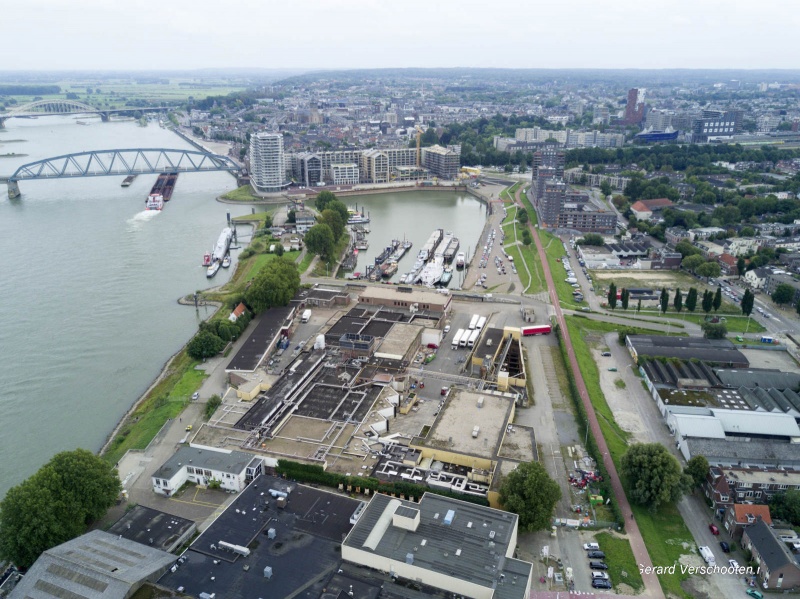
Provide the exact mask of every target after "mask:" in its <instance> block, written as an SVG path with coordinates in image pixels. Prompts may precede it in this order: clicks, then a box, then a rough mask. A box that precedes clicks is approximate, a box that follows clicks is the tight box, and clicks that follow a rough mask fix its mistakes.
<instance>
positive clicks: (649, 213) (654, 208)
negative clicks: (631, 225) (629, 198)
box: [631, 198, 673, 220]
mask: <svg viewBox="0 0 800 599" xmlns="http://www.w3.org/2000/svg"><path fill="white" fill-rule="evenodd" d="M672 205H673V204H672V201H671V200H669V199H667V198H658V199H655V200H639V201H637V202H634V203H633V205H632V206H631V212H632V213H633V215H634V216H635V217H636V218H637V219H638V220H648V219H650V218H652V217H653V214H655V213H656V212H660V211H661V210H663V209H664V208H667V207H669V206H672Z"/></svg>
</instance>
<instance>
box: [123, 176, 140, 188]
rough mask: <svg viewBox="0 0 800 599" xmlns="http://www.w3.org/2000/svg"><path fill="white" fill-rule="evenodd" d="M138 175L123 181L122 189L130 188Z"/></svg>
mask: <svg viewBox="0 0 800 599" xmlns="http://www.w3.org/2000/svg"><path fill="white" fill-rule="evenodd" d="M136 177H137V175H128V176H127V177H125V178H124V179H123V180H122V187H130V186H131V183H133V182H134V181H135V180H136Z"/></svg>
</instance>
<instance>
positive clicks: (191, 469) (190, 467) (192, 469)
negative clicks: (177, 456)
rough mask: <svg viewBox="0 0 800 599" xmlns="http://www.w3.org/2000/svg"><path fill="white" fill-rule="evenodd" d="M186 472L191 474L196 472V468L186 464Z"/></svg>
mask: <svg viewBox="0 0 800 599" xmlns="http://www.w3.org/2000/svg"><path fill="white" fill-rule="evenodd" d="M186 472H188V473H189V474H194V468H193V467H192V466H186Z"/></svg>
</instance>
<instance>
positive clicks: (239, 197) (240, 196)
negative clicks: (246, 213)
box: [222, 185, 261, 203]
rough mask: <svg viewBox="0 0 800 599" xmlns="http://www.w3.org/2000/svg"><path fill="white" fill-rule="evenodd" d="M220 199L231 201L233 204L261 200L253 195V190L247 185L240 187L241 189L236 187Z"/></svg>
mask: <svg viewBox="0 0 800 599" xmlns="http://www.w3.org/2000/svg"><path fill="white" fill-rule="evenodd" d="M222 198H223V199H225V200H232V201H234V202H244V203H250V202H253V201H259V200H261V198H259V197H258V196H257V195H255V194H254V193H253V188H252V187H250V186H249V185H242V186H241V187H237V188H236V189H234V190H233V191H229V192H228V193H226V194H225V195H223V196H222Z"/></svg>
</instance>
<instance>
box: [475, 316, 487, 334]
mask: <svg viewBox="0 0 800 599" xmlns="http://www.w3.org/2000/svg"><path fill="white" fill-rule="evenodd" d="M485 326H486V317H485V316H481V317H480V318H479V319H478V324H476V325H475V328H476V329H478V330H479V331H482V330H483V327H485Z"/></svg>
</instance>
